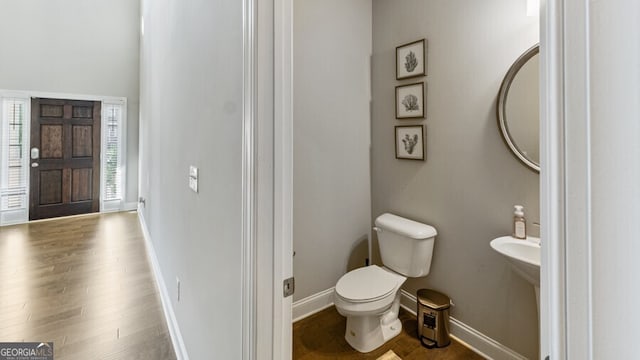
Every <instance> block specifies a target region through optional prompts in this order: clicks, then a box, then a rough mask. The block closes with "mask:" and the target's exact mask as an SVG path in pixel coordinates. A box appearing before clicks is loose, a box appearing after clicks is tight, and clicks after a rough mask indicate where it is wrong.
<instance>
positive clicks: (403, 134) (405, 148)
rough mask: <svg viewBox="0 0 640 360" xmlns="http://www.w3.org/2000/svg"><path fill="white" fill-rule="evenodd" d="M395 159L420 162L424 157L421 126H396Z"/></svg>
mask: <svg viewBox="0 0 640 360" xmlns="http://www.w3.org/2000/svg"><path fill="white" fill-rule="evenodd" d="M395 137H396V159H407V160H420V161H424V157H425V148H426V146H425V141H424V139H425V137H424V126H423V125H398V126H396V127H395Z"/></svg>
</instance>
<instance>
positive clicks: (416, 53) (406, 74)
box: [396, 39, 427, 80]
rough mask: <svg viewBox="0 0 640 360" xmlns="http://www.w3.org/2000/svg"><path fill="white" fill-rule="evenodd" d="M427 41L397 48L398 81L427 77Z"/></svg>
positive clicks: (419, 41) (423, 40)
mask: <svg viewBox="0 0 640 360" xmlns="http://www.w3.org/2000/svg"><path fill="white" fill-rule="evenodd" d="M426 47H427V42H426V40H425V39H422V40H418V41H414V42H410V43H408V44H404V45H400V46H398V47H396V80H402V79H408V78H412V77H416V76H424V75H427V56H426V54H427V51H426Z"/></svg>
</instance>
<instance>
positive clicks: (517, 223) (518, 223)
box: [513, 205, 527, 239]
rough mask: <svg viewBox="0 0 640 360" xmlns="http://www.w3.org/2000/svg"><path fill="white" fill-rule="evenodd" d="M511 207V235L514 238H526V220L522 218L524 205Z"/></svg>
mask: <svg viewBox="0 0 640 360" xmlns="http://www.w3.org/2000/svg"><path fill="white" fill-rule="evenodd" d="M513 209H514V210H513V237H514V238H516V239H526V238H527V222H526V220H525V219H524V207H523V206H522V205H515V206H514V207H513Z"/></svg>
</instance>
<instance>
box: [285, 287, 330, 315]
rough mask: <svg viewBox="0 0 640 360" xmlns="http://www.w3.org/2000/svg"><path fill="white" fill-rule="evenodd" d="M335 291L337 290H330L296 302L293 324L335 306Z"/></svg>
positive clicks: (294, 304)
mask: <svg viewBox="0 0 640 360" xmlns="http://www.w3.org/2000/svg"><path fill="white" fill-rule="evenodd" d="M334 289H335V288H330V289H327V290H324V291H321V292H319V293H317V294H314V295H311V296H308V297H306V298H304V299H300V300H298V301H296V302H294V303H293V314H292V318H293V322H296V321H299V320H302V319H304V318H306V317H309V316H311V315H313V314H315V313H317V312H320V311H322V310H324V309H326V308H328V307H331V306H333V292H334Z"/></svg>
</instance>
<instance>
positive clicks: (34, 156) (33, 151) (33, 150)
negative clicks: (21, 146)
mask: <svg viewBox="0 0 640 360" xmlns="http://www.w3.org/2000/svg"><path fill="white" fill-rule="evenodd" d="M39 158H40V149H38V148H37V147H34V148H31V159H32V160H38V159H39Z"/></svg>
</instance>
